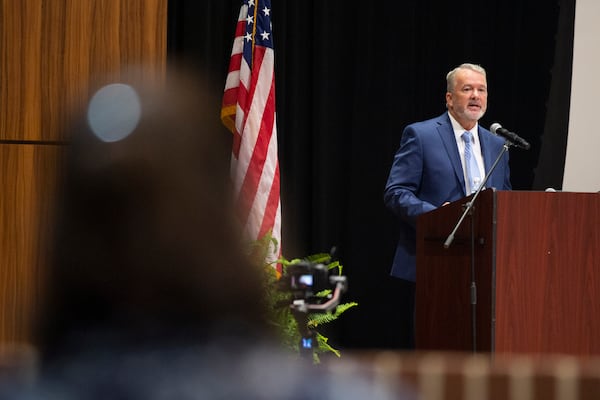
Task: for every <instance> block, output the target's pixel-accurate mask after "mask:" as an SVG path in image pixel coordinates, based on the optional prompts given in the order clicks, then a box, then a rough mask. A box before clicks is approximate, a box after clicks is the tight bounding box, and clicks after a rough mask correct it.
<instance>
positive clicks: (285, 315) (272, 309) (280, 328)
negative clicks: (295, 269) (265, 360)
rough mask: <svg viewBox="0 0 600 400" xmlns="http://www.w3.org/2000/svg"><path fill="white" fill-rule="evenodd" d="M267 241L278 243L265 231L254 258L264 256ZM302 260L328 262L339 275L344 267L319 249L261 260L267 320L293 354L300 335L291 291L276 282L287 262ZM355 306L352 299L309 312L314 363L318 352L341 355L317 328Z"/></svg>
mask: <svg viewBox="0 0 600 400" xmlns="http://www.w3.org/2000/svg"><path fill="white" fill-rule="evenodd" d="M269 245H274V246H275V247H276V246H277V242H276V240H275V239H274V238H272V237H270V235H266V236H265V237H264V238H262V239H261V240H260V241H257V242H256V243H255V244H254V247H255V248H254V251H253V254H255V256H256V257H257V259H260V258H261V257H262V260H265V257H264V256H266V250H265V249H268V246H269ZM257 250H258V251H257ZM303 261H307V262H310V263H314V264H323V265H325V266H327V268H328V270H330V271H331V273H337V274H338V275H340V276H341V275H342V270H343V266H342V265H341V264H340V263H339V261H332V260H331V255H330V254H327V253H318V254H313V255H310V256H307V257H304V258H295V259H292V260H287V259H285V258H280V259H278V260H277V261H275V262H273V263H268V262H265V261H263V265H264V271H265V277H266V279H265V293H266V302H267V308H268V310H269V314H270V315H269V320H270V322H271V323H272V324H273V326H274V327H275V329H276V331H277V332H278V333H279V335H280V339H281V342H282V344H283V345H284V346H285V347H286V348H288V349H291V350H292V351H293V352H295V353H296V354H300V341H301V338H302V335H301V333H300V329H299V327H298V322H297V320H296V318H295V317H294V315H293V313H292V310H291V307H290V305H291V301H292V299H291V296H290V293H286V292H285V291H282V290H280V288H279V284H278V283H279V281H280V279H281V277H282V276H286V269H287V268H288V267H289V266H290V265H294V264H297V263H300V262H303ZM274 264H279V265H281V266H282V273H279V272H278V271H277V269H276V268H275V265H274ZM336 269H337V270H336ZM334 270H336V271H334ZM331 293H332V290H330V289H327V290H323V291H321V292H319V293H317V294H316V296H317V297H327V296H329V295H330V294H331ZM356 306H358V303H357V302H353V301H352V302H346V303H343V304H339V305H338V306H337V307H336V308H335V310H334V311H331V312H324V313H310V314H308V318H307V326H306V328H308V329H309V330H311V331H312V332H314V333H315V336H316V346H315V347H314V349H313V362H314V363H319V362H320V357H319V355H320V354H324V353H333V354H335V355H336V356H337V357H340V356H341V353H340V351H339V350H338V349H336V348H334V347H333V346H331V344H329V338H328V337H326V336H324V335H323V334H322V333H321V332H320V331H319V329H320V328H321V327H322V326H323V325H326V324H329V323H331V322H333V321H335V320H337V319H338V318H339V317H340V316H341V315H342V314H343V313H345V312H346V311H347V310H349V309H351V308H353V307H356Z"/></svg>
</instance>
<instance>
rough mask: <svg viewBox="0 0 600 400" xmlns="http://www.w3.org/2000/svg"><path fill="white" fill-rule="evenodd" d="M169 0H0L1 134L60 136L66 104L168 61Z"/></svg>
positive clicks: (147, 74) (152, 75) (158, 75)
mask: <svg viewBox="0 0 600 400" xmlns="http://www.w3.org/2000/svg"><path fill="white" fill-rule="evenodd" d="M166 18H167V0H65V1H52V0H27V1H22V0H0V116H2V117H3V118H2V119H1V120H0V140H2V139H3V140H43V141H53V140H54V141H56V140H64V139H66V137H65V136H66V134H65V131H66V130H67V129H66V123H67V122H68V121H69V110H70V109H71V106H72V105H73V104H75V105H76V106H80V105H81V104H85V102H86V101H87V99H88V98H89V95H90V94H91V92H93V91H94V90H95V89H97V88H98V87H99V86H100V85H102V84H105V83H107V82H109V81H117V80H119V77H120V73H121V71H122V70H123V69H124V70H125V71H127V68H126V67H128V66H130V65H133V66H135V69H134V70H133V71H135V72H136V73H139V74H140V75H141V77H143V78H144V79H162V78H163V77H164V72H165V68H166Z"/></svg>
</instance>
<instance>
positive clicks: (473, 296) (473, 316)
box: [444, 141, 512, 353]
mask: <svg viewBox="0 0 600 400" xmlns="http://www.w3.org/2000/svg"><path fill="white" fill-rule="evenodd" d="M511 145H512V143H511V142H509V141H506V142H505V143H504V146H502V150H501V151H500V154H498V157H497V158H496V161H494V164H492V167H491V168H490V170H489V171H488V172H487V174H486V175H485V177H484V178H483V182H481V184H480V185H479V187H478V188H477V190H476V191H475V194H474V195H473V197H471V200H470V201H468V202H467V203H466V204H464V205H463V207H464V211H463V213H462V215H461V216H460V218H459V220H458V222H457V223H456V225H455V226H454V229H453V230H452V232H451V233H450V234H449V235H448V238H446V241H445V242H444V248H445V249H447V248H449V247H450V245H451V244H452V242H453V241H454V235H456V232H457V231H458V228H460V226H461V224H462V222H463V220H464V219H465V218H466V216H467V215H471V243H470V248H471V285H470V288H471V336H472V343H473V352H474V353H475V352H476V351H477V313H476V312H477V285H476V283H475V218H473V214H472V209H473V207H474V204H475V200H477V197H478V196H479V193H480V192H481V190H482V189H483V188H484V187H485V184H486V183H487V181H488V180H489V178H490V175H491V174H492V172H494V169H496V166H497V165H498V163H499V162H500V160H501V159H502V157H503V156H504V153H506V152H507V151H508V148H509V146H511Z"/></svg>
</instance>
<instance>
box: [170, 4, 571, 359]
mask: <svg viewBox="0 0 600 400" xmlns="http://www.w3.org/2000/svg"><path fill="white" fill-rule="evenodd" d="M241 3H242V1H241V0H203V1H193V0H189V1H185V0H170V1H169V17H168V57H169V61H170V63H171V64H174V65H176V64H185V65H191V66H192V68H194V69H197V70H198V71H199V73H200V72H201V73H202V74H205V75H206V76H208V77H209V78H210V80H211V81H213V82H215V83H216V84H219V85H224V82H225V77H226V74H227V69H228V65H229V56H230V53H231V45H232V40H233V34H234V28H235V24H236V21H237V17H238V14H239V9H240V5H241ZM361 3H362V5H361V6H360V7H350V6H349V4H350V3H349V2H348V1H341V0H302V1H289V0H272V8H273V10H272V14H271V15H272V20H273V31H274V42H275V57H276V65H275V69H276V88H277V91H276V101H277V124H278V140H279V160H280V169H281V190H282V193H281V198H282V208H283V241H284V243H283V251H284V255H285V256H286V257H287V258H296V257H302V256H305V255H308V254H312V253H317V252H327V251H329V250H330V249H331V248H332V247H333V246H335V247H336V248H337V255H338V257H339V259H340V261H341V263H342V264H343V265H344V268H345V269H344V274H345V275H347V276H348V280H349V285H350V289H349V291H348V293H347V294H346V298H345V300H347V301H350V300H353V301H358V302H359V307H358V308H354V309H352V310H351V311H348V312H347V314H345V315H344V316H343V317H342V318H340V320H338V321H336V322H335V323H334V325H333V326H331V327H329V328H328V331H327V332H326V334H327V335H328V336H330V340H331V342H332V344H333V345H334V347H338V348H400V349H401V348H405V347H406V346H407V335H406V332H405V331H404V330H403V327H404V326H406V322H405V319H406V315H407V312H406V311H407V310H406V304H405V301H404V296H405V295H406V294H405V293H404V291H403V287H402V285H401V284H400V282H398V281H396V280H395V279H393V278H391V277H389V269H390V265H391V261H392V257H393V253H394V249H395V240H396V226H395V221H394V217H393V216H392V214H391V213H390V212H388V211H387V210H386V209H385V207H384V205H383V201H382V195H383V188H384V185H385V181H386V179H387V174H388V171H389V168H390V166H391V162H392V157H393V155H394V153H395V151H396V149H397V146H398V144H399V143H400V135H401V132H402V129H403V127H404V126H405V125H406V124H408V123H410V122H414V121H417V120H423V119H427V118H430V117H434V116H437V115H439V114H441V113H442V112H444V111H445V99H444V95H445V91H446V87H445V85H446V82H445V76H446V73H447V72H448V71H449V70H450V69H452V68H454V67H455V66H457V65H459V64H461V63H462V62H472V63H477V64H481V65H482V66H483V67H484V68H486V69H487V72H488V87H489V104H488V111H487V113H486V115H485V116H484V117H483V119H482V120H481V121H480V123H481V124H482V125H483V126H484V127H489V125H490V124H491V123H492V122H496V121H499V122H500V123H501V124H502V125H503V126H504V127H506V128H508V129H510V130H513V131H515V132H517V133H518V134H519V135H520V136H522V137H524V138H525V139H527V140H528V141H529V142H530V143H531V144H532V148H531V149H530V150H529V151H524V150H520V149H515V148H511V150H510V157H511V161H510V162H511V180H512V184H513V187H514V189H516V190H543V189H545V188H547V187H554V188H556V189H560V188H561V185H562V174H563V169H564V158H565V151H566V139H567V128H568V115H569V100H570V85H571V63H572V45H573V24H574V14H575V0H554V1H553V0H489V1H484V2H483V1H482V2H473V1H465V0H459V1H447V0H405V1H401V2H400V1H397V0H394V1H393V0H371V1H366V2H361ZM219 113H220V103H218V104H215V109H214V114H215V117H216V118H218V116H219ZM223 134H224V135H228V134H229V133H228V132H227V131H226V130H225V128H223Z"/></svg>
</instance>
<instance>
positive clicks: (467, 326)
mask: <svg viewBox="0 0 600 400" xmlns="http://www.w3.org/2000/svg"><path fill="white" fill-rule="evenodd" d="M469 200H470V198H469V197H467V198H465V199H462V200H459V201H456V202H453V203H451V204H449V205H447V206H444V207H440V208H438V209H436V210H434V211H431V212H429V213H426V214H424V215H422V216H421V217H419V220H418V222H417V285H416V347H417V349H420V350H457V351H477V352H494V353H528V354H550V353H562V354H572V355H598V354H600V193H570V192H525V191H496V190H494V189H486V190H484V191H482V192H481V193H480V195H479V197H478V198H477V199H476V201H475V206H474V209H473V210H472V213H471V215H469V216H467V217H466V218H465V219H464V220H463V222H462V224H461V226H460V228H459V229H458V231H457V233H456V235H455V238H454V241H453V242H452V243H451V244H450V246H449V247H448V248H445V247H444V242H445V241H446V239H447V237H448V235H449V234H450V232H452V230H453V228H454V226H455V225H456V223H457V222H458V220H459V218H460V216H461V215H462V212H463V208H464V205H465V204H466V203H467V202H468V201H469ZM471 232H473V235H471ZM472 237H473V241H472V240H471V238H472ZM472 243H473V244H472Z"/></svg>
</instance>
